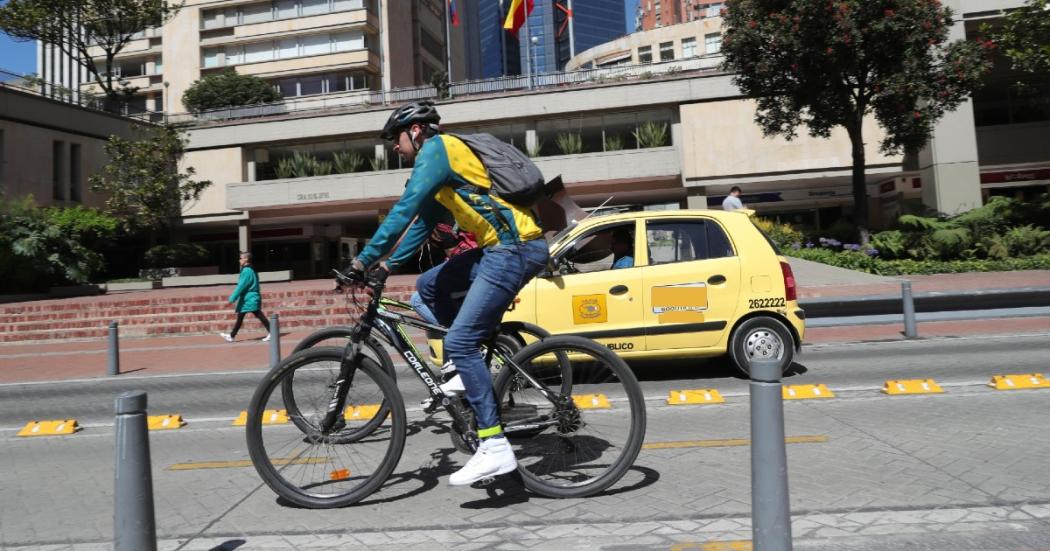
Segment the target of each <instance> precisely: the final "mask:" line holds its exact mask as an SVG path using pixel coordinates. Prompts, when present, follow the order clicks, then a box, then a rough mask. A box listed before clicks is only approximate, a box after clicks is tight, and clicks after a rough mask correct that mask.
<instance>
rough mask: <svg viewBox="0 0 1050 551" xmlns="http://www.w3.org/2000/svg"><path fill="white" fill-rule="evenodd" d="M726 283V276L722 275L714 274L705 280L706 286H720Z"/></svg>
mask: <svg viewBox="0 0 1050 551" xmlns="http://www.w3.org/2000/svg"><path fill="white" fill-rule="evenodd" d="M725 282H726V276H724V275H722V274H716V275H713V276H711V277H709V278H707V284H708V285H721V284H723V283H725Z"/></svg>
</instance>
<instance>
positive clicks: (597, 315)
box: [572, 295, 609, 325]
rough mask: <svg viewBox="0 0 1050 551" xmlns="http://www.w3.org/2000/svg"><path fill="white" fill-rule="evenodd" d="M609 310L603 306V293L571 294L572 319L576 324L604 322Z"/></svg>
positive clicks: (606, 319)
mask: <svg viewBox="0 0 1050 551" xmlns="http://www.w3.org/2000/svg"><path fill="white" fill-rule="evenodd" d="M608 320H609V311H608V309H607V308H606V307H605V295H573V297H572V321H573V323H575V324H576V325H583V324H587V323H605V322H606V321H608Z"/></svg>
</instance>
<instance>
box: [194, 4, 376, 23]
mask: <svg viewBox="0 0 1050 551" xmlns="http://www.w3.org/2000/svg"><path fill="white" fill-rule="evenodd" d="M362 8H364V0H275V1H273V2H261V3H256V4H245V5H243V6H235V7H231V8H226V9H225V10H223V9H221V8H220V9H215V10H204V11H202V12H201V29H205V30H207V29H218V28H222V27H232V26H234V25H247V24H251V23H264V22H267V21H274V20H276V19H292V18H294V17H307V16H311V15H321V14H325V13H330V12H337V11H347V10H355V9H362Z"/></svg>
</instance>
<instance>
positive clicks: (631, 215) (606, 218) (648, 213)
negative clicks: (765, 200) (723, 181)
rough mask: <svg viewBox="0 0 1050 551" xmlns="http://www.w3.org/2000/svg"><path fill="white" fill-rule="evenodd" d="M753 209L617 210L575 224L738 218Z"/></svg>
mask: <svg viewBox="0 0 1050 551" xmlns="http://www.w3.org/2000/svg"><path fill="white" fill-rule="evenodd" d="M754 214H755V211H753V210H751V209H740V210H735V211H724V210H709V209H679V210H645V211H633V212H618V213H611V214H596V215H594V216H589V217H587V218H586V219H584V220H583V221H581V222H579V223H578V224H577V225H578V226H579V227H582V226H590V225H593V224H596V223H605V222H618V221H626V220H638V219H639V218H641V219H646V218H670V217H692V216H706V217H708V218H714V219H716V220H727V219H728V220H739V219H738V218H736V217H737V216H741V215H743V216H748V217H750V216H753V215H754Z"/></svg>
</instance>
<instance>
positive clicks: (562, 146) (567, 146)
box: [554, 132, 583, 155]
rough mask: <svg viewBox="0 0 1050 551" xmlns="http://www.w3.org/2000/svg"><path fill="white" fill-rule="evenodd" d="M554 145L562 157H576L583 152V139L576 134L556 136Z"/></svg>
mask: <svg viewBox="0 0 1050 551" xmlns="http://www.w3.org/2000/svg"><path fill="white" fill-rule="evenodd" d="M554 145H556V146H557V147H558V151H560V152H561V154H562V155H576V154H578V153H580V152H581V151H583V138H582V137H580V135H579V134H578V133H574V132H569V133H568V134H558V137H557V138H555V139H554Z"/></svg>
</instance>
